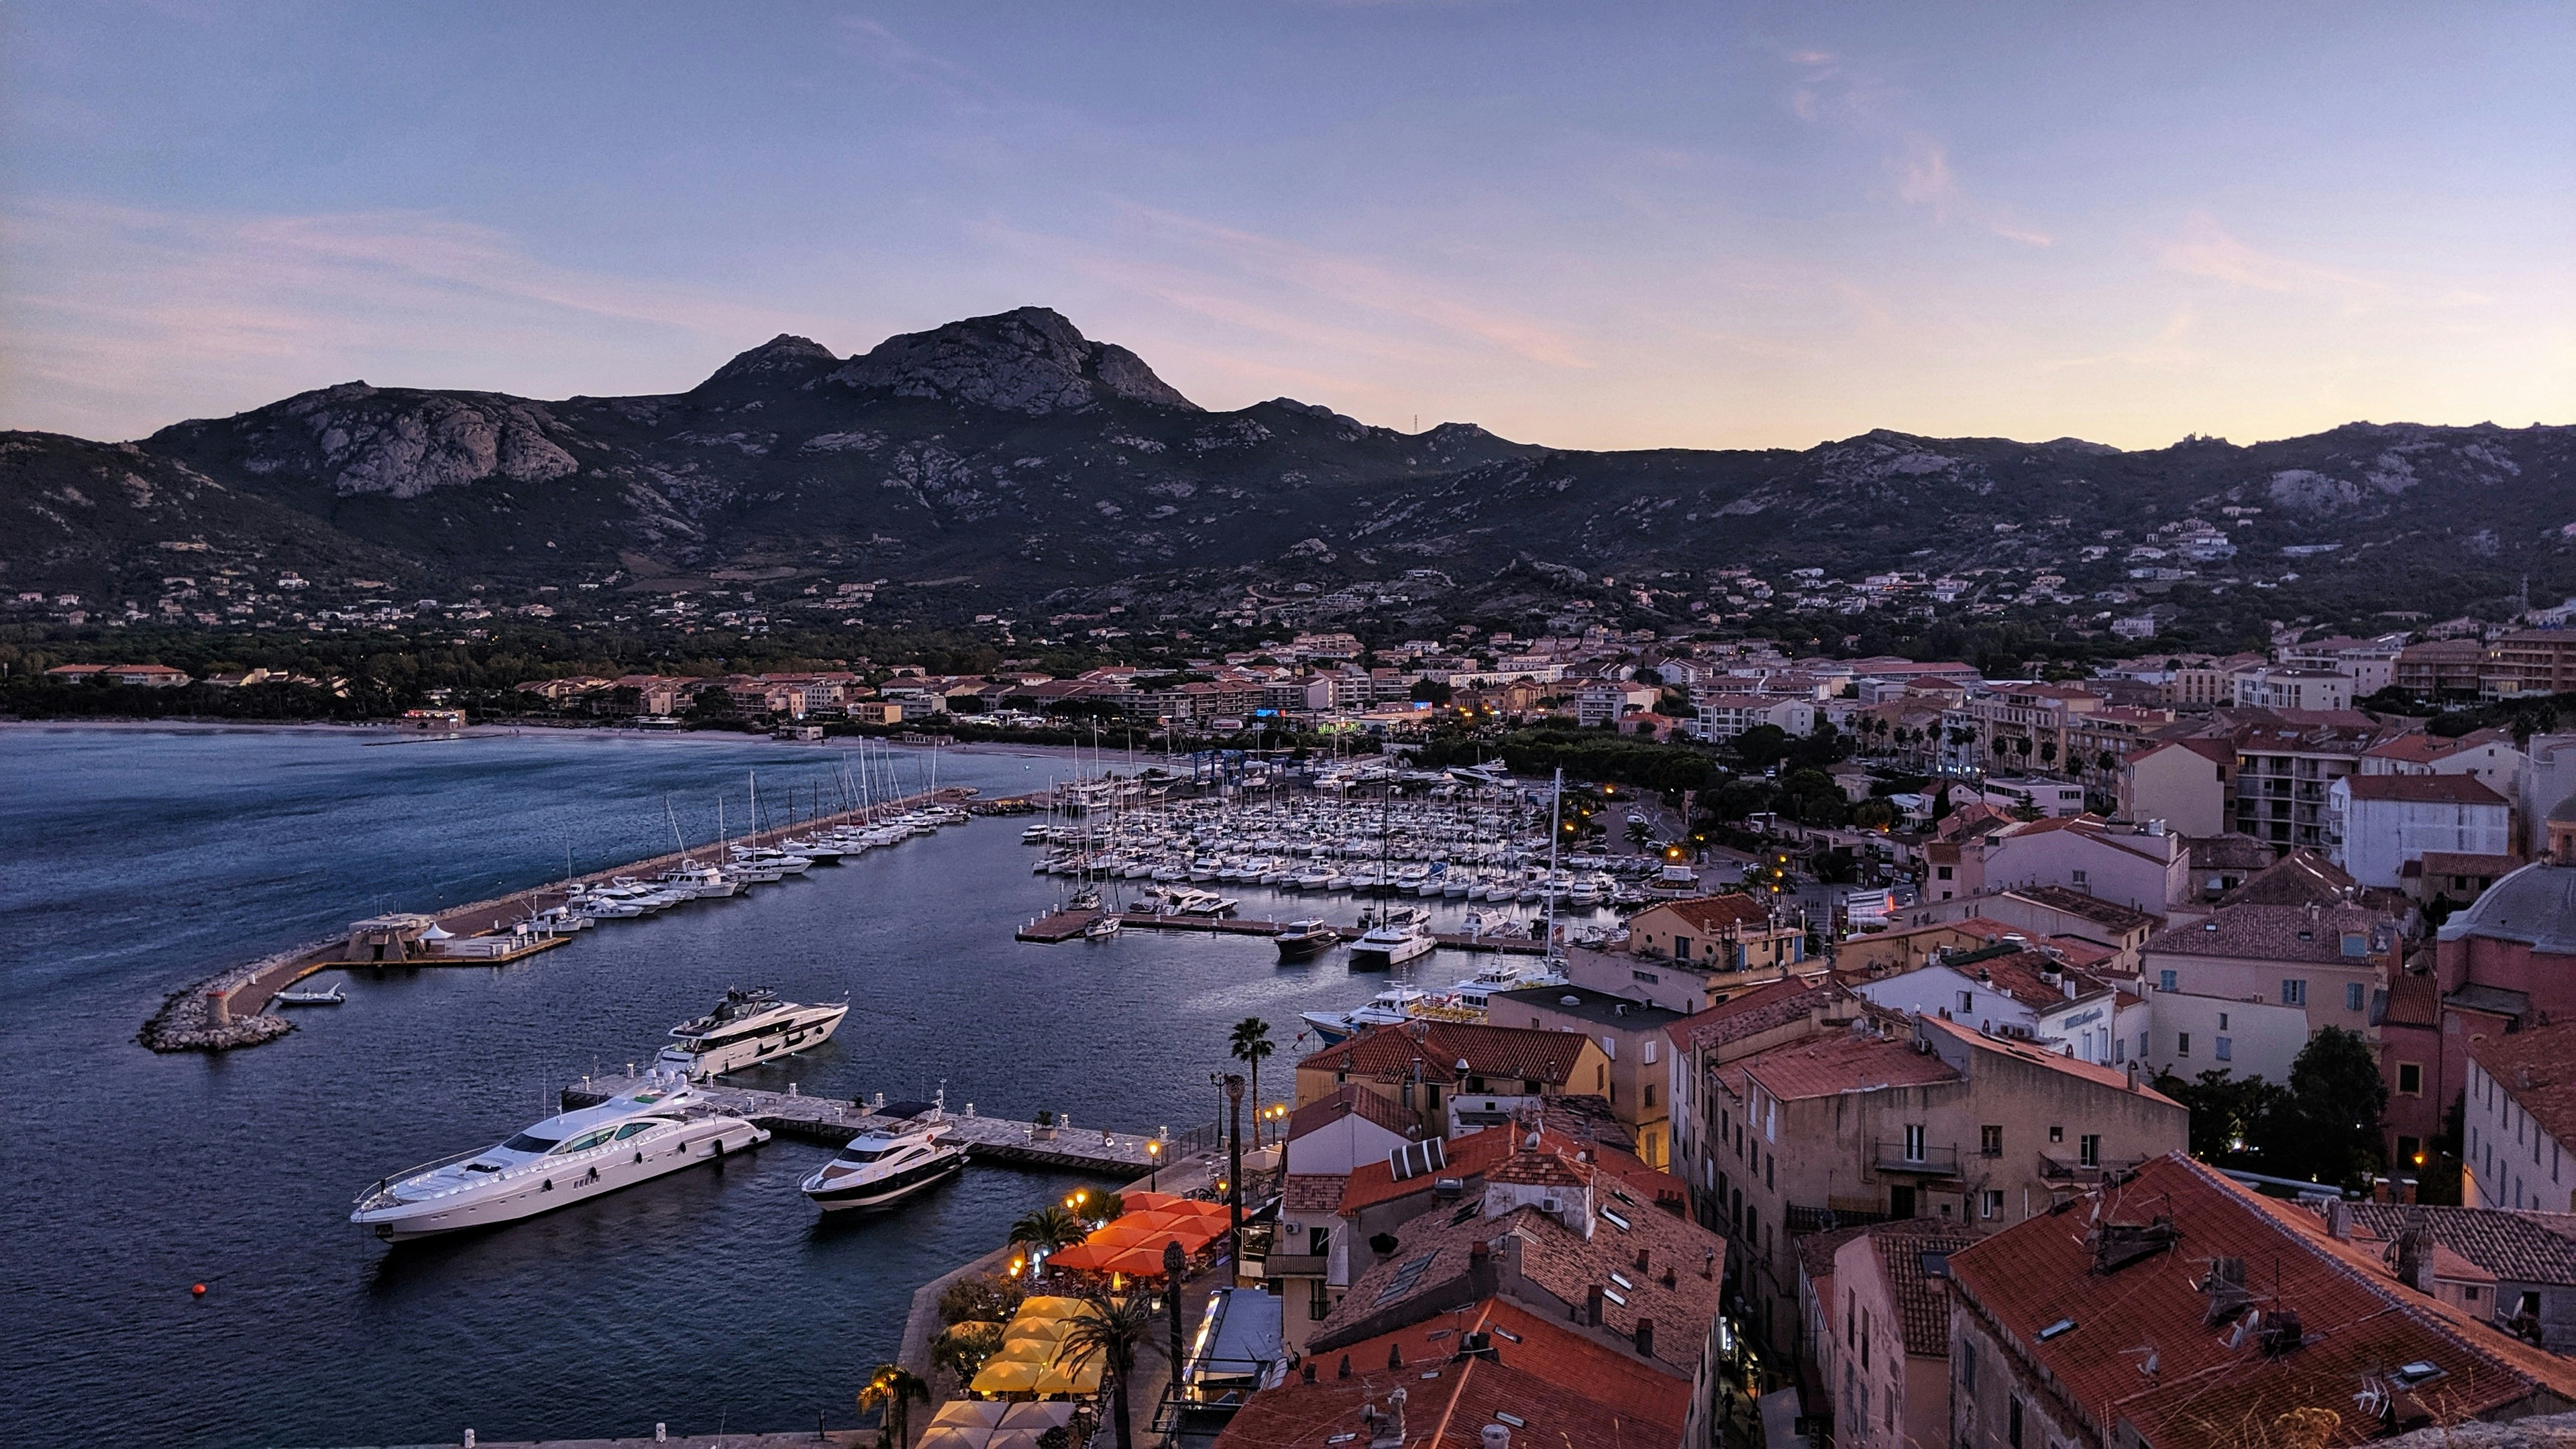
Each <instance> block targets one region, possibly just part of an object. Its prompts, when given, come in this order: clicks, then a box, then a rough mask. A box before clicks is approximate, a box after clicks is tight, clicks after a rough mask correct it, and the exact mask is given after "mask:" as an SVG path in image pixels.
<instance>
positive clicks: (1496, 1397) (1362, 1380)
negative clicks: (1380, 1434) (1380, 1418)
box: [1216, 1298, 1691, 1449]
mask: <svg viewBox="0 0 2576 1449" xmlns="http://www.w3.org/2000/svg"><path fill="white" fill-rule="evenodd" d="M1470 1333H1482V1334H1485V1335H1487V1341H1488V1345H1489V1348H1488V1351H1487V1352H1486V1353H1481V1354H1478V1355H1477V1356H1475V1357H1470V1358H1462V1357H1460V1356H1459V1344H1460V1341H1461V1339H1463V1338H1464V1336H1465V1335H1467V1334H1470ZM1391 1358H1393V1359H1400V1360H1401V1361H1402V1363H1403V1365H1404V1366H1403V1367H1402V1368H1389V1367H1388V1366H1387V1365H1388V1363H1389V1361H1390V1359H1391ZM1312 1361H1313V1363H1314V1365H1315V1381H1314V1382H1313V1383H1311V1384H1310V1383H1306V1382H1303V1381H1302V1380H1301V1379H1298V1378H1291V1379H1290V1380H1289V1381H1288V1382H1286V1383H1284V1384H1282V1385H1280V1386H1279V1387H1277V1388H1274V1389H1264V1390H1263V1391H1261V1392H1260V1393H1257V1394H1255V1395H1253V1396H1252V1397H1251V1398H1250V1399H1249V1400H1247V1401H1246V1402H1245V1403H1244V1406H1243V1407H1242V1409H1240V1410H1238V1411H1237V1412H1236V1414H1235V1416H1234V1418H1233V1419H1232V1421H1230V1422H1229V1423H1228V1424H1227V1425H1226V1427H1225V1432H1224V1433H1222V1434H1220V1435H1218V1436H1217V1439H1216V1444H1217V1449H1322V1446H1325V1445H1332V1444H1345V1445H1363V1446H1364V1444H1365V1439H1366V1436H1365V1434H1363V1435H1362V1437H1361V1438H1359V1439H1350V1438H1343V1437H1337V1436H1347V1435H1350V1434H1352V1433H1354V1432H1356V1431H1359V1430H1360V1418H1359V1411H1360V1408H1361V1406H1362V1405H1365V1404H1375V1405H1377V1406H1379V1407H1380V1408H1381V1409H1382V1408H1384V1407H1385V1404H1386V1401H1387V1397H1388V1395H1390V1394H1391V1393H1393V1392H1394V1391H1395V1390H1396V1389H1398V1388H1401V1389H1403V1390H1404V1396H1405V1408H1404V1420H1405V1431H1406V1433H1405V1444H1406V1445H1407V1449H1478V1446H1479V1445H1480V1444H1481V1443H1482V1442H1483V1441H1482V1439H1481V1438H1480V1435H1481V1434H1482V1433H1483V1431H1484V1428H1485V1426H1486V1425H1488V1424H1498V1423H1502V1422H1503V1421H1502V1420H1501V1419H1499V1418H1497V1417H1496V1415H1497V1414H1509V1415H1511V1416H1512V1418H1513V1419H1514V1420H1515V1421H1517V1422H1518V1424H1519V1426H1520V1427H1518V1428H1514V1429H1513V1430H1512V1435H1513V1442H1515V1443H1521V1444H1583V1445H1599V1446H1602V1449H1670V1446H1671V1445H1673V1444H1676V1443H1679V1442H1680V1441H1681V1436H1682V1426H1683V1425H1684V1423H1686V1422H1687V1421H1688V1419H1689V1415H1690V1396H1691V1385H1690V1381H1689V1380H1688V1379H1686V1378H1682V1377H1677V1376H1675V1375H1673V1374H1670V1373H1666V1372H1663V1371H1661V1370H1660V1369H1658V1368H1657V1367H1655V1366H1654V1365H1652V1364H1649V1363H1647V1362H1645V1361H1644V1360H1642V1359H1639V1358H1637V1357H1635V1356H1634V1355H1631V1354H1624V1353H1621V1352H1619V1351H1618V1350H1617V1349H1615V1348H1612V1347H1610V1346H1608V1345H1606V1344H1603V1343H1599V1342H1596V1341H1594V1340H1593V1339H1592V1338H1590V1337H1588V1336H1586V1335H1585V1334H1584V1333H1583V1332H1582V1331H1580V1330H1577V1329H1573V1328H1569V1327H1567V1326H1566V1325H1564V1324H1562V1323H1559V1322H1557V1321H1555V1320H1553V1319H1550V1318H1542V1317H1540V1316H1538V1315H1536V1314H1534V1313H1531V1312H1529V1311H1527V1310H1525V1309H1523V1308H1521V1307H1519V1306H1518V1305H1516V1304H1514V1303H1511V1302H1509V1301H1508V1300H1505V1299H1501V1298H1487V1299H1485V1300H1484V1301H1482V1302H1480V1303H1476V1304H1473V1305H1470V1306H1469V1307H1467V1308H1466V1309H1464V1310H1462V1311H1460V1312H1456V1313H1444V1314H1440V1315H1438V1316H1436V1317H1433V1318H1427V1319H1425V1320H1423V1321H1422V1322H1420V1323H1415V1324H1410V1325H1407V1326H1406V1327H1404V1328H1402V1329H1399V1330H1397V1331H1395V1332H1393V1333H1386V1334H1380V1335H1378V1336H1377V1337H1375V1338H1366V1339H1361V1340H1359V1341H1357V1342H1355V1343H1352V1344H1349V1345H1347V1346H1346V1347H1343V1348H1338V1349H1334V1350H1332V1351H1331V1352H1328V1353H1321V1354H1317V1355H1315V1356H1314V1358H1313V1360H1312ZM1345 1362H1347V1363H1348V1364H1349V1366H1350V1376H1349V1377H1348V1378H1344V1377H1342V1376H1341V1366H1342V1365H1343V1364H1344V1363H1345ZM1430 1375H1436V1377H1435V1376H1430Z"/></svg>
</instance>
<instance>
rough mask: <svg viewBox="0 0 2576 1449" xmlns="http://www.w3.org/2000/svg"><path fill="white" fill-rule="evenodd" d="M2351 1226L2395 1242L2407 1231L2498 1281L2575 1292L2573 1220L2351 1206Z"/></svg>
mask: <svg viewBox="0 0 2576 1449" xmlns="http://www.w3.org/2000/svg"><path fill="white" fill-rule="evenodd" d="M2352 1216H2353V1221H2355V1222H2356V1223H2359V1224H2360V1225H2361V1226H2363V1227H2365V1228H2368V1229H2369V1230H2370V1231H2371V1232H2372V1233H2374V1234H2376V1235H2377V1236H2379V1237H2381V1238H2384V1239H2386V1240H2388V1241H2389V1242H2392V1243H2393V1242H2395V1241H2396V1240H2397V1237H2398V1235H2399V1234H2400V1233H2403V1232H2405V1231H2406V1230H2407V1228H2409V1227H2410V1226H2414V1227H2421V1228H2423V1229H2424V1231H2426V1232H2427V1233H2430V1234H2432V1237H2433V1241H2434V1242H2437V1243H2439V1244H2441V1245H2442V1246H2443V1247H2446V1248H2449V1249H2451V1250H2452V1251H2453V1252H2456V1253H2458V1254H2459V1255H2460V1256H2461V1257H2463V1258H2466V1259H2468V1260H2469V1261H2470V1262H2472V1263H2475V1264H2477V1265H2478V1266H2479V1267H2480V1268H2483V1269H2485V1270H2486V1271H2487V1272H2489V1273H2492V1274H2494V1275H2495V1276H2496V1277H2498V1278H2501V1279H2510V1280H2512V1281H2514V1282H2517V1283H2547V1284H2553V1285H2567V1286H2576V1214H2571V1213H2538V1212H2514V1211H2511V1210H2508V1209H2505V1208H2472V1207H2425V1206H2415V1207H2405V1206H2400V1205H2398V1204H2396V1203H2354V1204H2352Z"/></svg>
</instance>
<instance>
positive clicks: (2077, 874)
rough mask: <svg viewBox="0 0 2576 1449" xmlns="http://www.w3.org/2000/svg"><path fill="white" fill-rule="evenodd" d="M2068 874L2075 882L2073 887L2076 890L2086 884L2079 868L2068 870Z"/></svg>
mask: <svg viewBox="0 0 2576 1449" xmlns="http://www.w3.org/2000/svg"><path fill="white" fill-rule="evenodd" d="M2068 875H2069V876H2070V877H2071V878H2072V879H2073V880H2074V882H2075V888H2076V889H2077V890H2079V891H2080V890H2082V889H2084V887H2085V884H2086V881H2085V875H2084V872H2082V871H2080V870H2078V871H2070V872H2068Z"/></svg>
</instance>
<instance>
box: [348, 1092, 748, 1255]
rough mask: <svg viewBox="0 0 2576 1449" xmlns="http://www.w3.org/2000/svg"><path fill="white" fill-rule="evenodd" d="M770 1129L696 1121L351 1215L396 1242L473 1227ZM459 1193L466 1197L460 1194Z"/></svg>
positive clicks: (577, 1198) (544, 1207)
mask: <svg viewBox="0 0 2576 1449" xmlns="http://www.w3.org/2000/svg"><path fill="white" fill-rule="evenodd" d="M768 1140H769V1134H768V1133H767V1132H765V1131H762V1130H761V1129H760V1128H758V1127H755V1126H753V1125H751V1124H750V1123H749V1122H745V1121H743V1120H742V1119H740V1118H738V1117H717V1118H711V1119H708V1120H706V1121H702V1122H692V1123H689V1124H687V1125H686V1126H685V1127H683V1128H682V1129H681V1130H680V1131H679V1132H677V1133H674V1134H672V1135H671V1136H669V1137H665V1138H657V1139H656V1140H655V1141H654V1142H653V1143H652V1144H651V1145H650V1146H649V1147H644V1148H640V1149H637V1150H635V1151H634V1152H632V1153H627V1154H623V1155H620V1154H616V1153H608V1154H602V1155H601V1157H600V1158H599V1159H597V1160H593V1161H590V1162H587V1163H567V1164H566V1165H565V1167H564V1169H563V1170H562V1172H560V1173H554V1174H538V1173H531V1174H527V1175H524V1176H520V1177H515V1178H512V1179H510V1180H508V1181H505V1182H500V1183H495V1184H494V1185H493V1186H492V1187H491V1188H489V1189H487V1190H483V1191H480V1192H476V1193H473V1194H470V1195H469V1194H465V1193H459V1194H453V1195H450V1196H449V1197H446V1198H433V1199H430V1200H427V1201H423V1202H412V1203H397V1204H394V1205H391V1206H387V1207H379V1208H366V1209H361V1210H360V1211H358V1212H357V1213H354V1214H352V1215H351V1217H350V1221H351V1222H354V1223H356V1224H358V1225H359V1226H360V1227H363V1228H366V1229H367V1230H369V1231H370V1232H373V1233H374V1234H375V1235H376V1236H377V1237H379V1238H382V1239H384V1240H385V1241H386V1242H389V1243H401V1242H409V1241H411V1240H412V1239H415V1238H430V1237H436V1236H438V1235H439V1234H441V1233H454V1232H463V1231H466V1230H468V1229H472V1228H489V1227H498V1226H499V1225H501V1224H503V1223H512V1222H517V1221H519V1220H520V1219H522V1218H532V1217H536V1216H539V1215H540V1214H544V1213H550V1212H554V1211H555V1210H557V1209H559V1208H568V1207H572V1206H574V1205H576V1204H579V1203H585V1202H590V1201H592V1200H594V1199H596V1198H600V1197H605V1196H606V1195H608V1194H609V1193H612V1192H615V1191H617V1190H618V1189H620V1188H628V1187H634V1186H636V1185H637V1184H639V1183H645V1182H650V1181H652V1180H653V1179H654V1178H657V1177H666V1176H668V1175H670V1174H671V1173H674V1172H679V1171H682V1170H684V1169H686V1168H691V1167H697V1166H700V1165H702V1164H705V1163H709V1162H721V1161H722V1160H724V1158H726V1157H727V1156H729V1155H731V1154H733V1153H737V1152H741V1151H744V1150H745V1149H748V1148H752V1147H757V1146H759V1145H760V1144H761V1143H763V1142H766V1141H768ZM459 1198H465V1199H467V1200H464V1201H458V1200H457V1199H459Z"/></svg>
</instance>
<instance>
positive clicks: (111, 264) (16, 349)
mask: <svg viewBox="0 0 2576 1449" xmlns="http://www.w3.org/2000/svg"><path fill="white" fill-rule="evenodd" d="M0 248H5V250H6V253H7V255H8V257H9V259H10V261H11V262H12V265H11V266H10V267H9V269H8V271H9V281H8V283H7V284H6V287H5V289H0V313H4V314H5V316H6V320H7V325H6V328H5V341H0V364H5V366H6V367H7V368H8V370H9V372H10V374H11V376H12V379H13V380H12V384H11V386H10V387H9V389H8V392H9V393H10V394H11V396H10V399H9V402H8V405H7V406H8V413H9V421H11V422H13V423H19V424H27V425H34V426H47V427H58V428H65V429H72V430H78V431H84V432H89V433H92V434H93V435H98V434H105V435H129V434H132V433H137V432H141V431H145V430H148V429H149V428H151V427H155V426H158V425H159V424H161V423H166V422H168V421H170V420H171V415H172V412H173V411H174V410H177V409H187V410H191V411H222V410H225V409H228V408H233V407H242V406H251V405H255V404H257V403H261V402H266V401H269V400H271V399H272V398H274V397H276V396H278V395H280V394H281V393H284V392H291V391H294V390H296V389H298V388H303V387H309V386H313V385H314V384H316V383H318V382H325V381H337V380H340V379H343V378H346V377H350V376H355V375H359V374H361V373H362V372H363V373H366V374H371V375H372V376H373V377H374V380H376V381H380V382H384V381H400V382H415V383H422V384H429V385H442V384H453V385H463V386H475V387H509V388H514V389H525V390H528V391H538V392H542V391H546V390H549V389H550V388H560V390H562V391H571V390H576V389H590V390H595V389H597V388H598V387H599V386H600V385H601V384H603V383H617V382H626V383H630V384H635V385H641V386H645V387H650V386H654V385H657V382H658V385H668V384H669V382H671V381H675V380H676V378H673V377H671V376H669V375H667V374H664V375H663V376H661V377H660V378H659V379H658V380H648V378H647V376H646V375H644V373H645V368H646V367H648V366H650V365H651V364H654V363H660V364H663V365H666V366H667V365H668V364H669V363H670V362H671V361H672V360H673V359H675V358H678V357H695V358H699V359H703V358H705V357H707V356H709V355H711V354H712V355H716V356H721V355H722V353H723V351H724V350H727V349H730V348H739V347H742V346H746V345H748V344H749V343H750V342H753V341H757V340H758V339H759V338H761V337H764V336H767V335H769V334H770V333H772V332H775V331H778V330H782V327H783V325H785V323H786V319H784V318H783V317H781V316H780V315H779V314H778V313H776V312H773V311H771V310H769V309H767V308H763V307H756V306H747V305H743V304H741V303H738V302H735V301H732V300H730V299H728V298H724V297H721V296H716V295H710V294H707V293H704V292H701V291H698V290H696V289H693V288H688V287H673V286H668V285H665V284H662V283H659V282H650V281H644V280H639V279H630V278H623V277H617V276H614V275H609V274H605V273H600V272H592V271H584V270H580V269H575V268H567V267H559V266H555V265H551V264H549V263H546V262H543V261H541V260H538V259H536V258H534V257H531V256H529V255H528V254H527V253H526V252H525V251H524V250H523V249H522V248H521V247H520V246H519V245H518V244H517V242H516V241H515V240H514V239H513V238H511V237H510V236H508V235H506V234H504V233H502V232H499V231H496V230H493V229H491V228H488V227H481V226H475V225H471V224H467V223H462V222H457V221H454V220H450V219H445V218H441V217H438V216H434V215H429V214H423V213H416V212H385V211H378V212H362V213H344V214H317V215H300V216H262V215H250V214H221V213H202V212H199V213H189V212H173V211H153V210H146V209H142V208H136V207H127V206H115V205H108V204H102V203H97V202H90V201H82V200H75V199H64V198H52V199H41V198H40V199H34V200H28V201H22V202H20V203H19V204H18V205H17V206H16V207H15V208H14V209H13V210H12V211H11V213H10V214H9V215H8V216H7V217H6V219H5V220H0ZM495 359H508V360H509V361H508V362H507V363H506V364H505V365H504V368H503V369H502V371H501V372H500V373H499V374H498V375H496V374H495V372H494V371H493V367H492V364H493V362H494V360H495ZM566 384H569V386H565V385H566Z"/></svg>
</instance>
